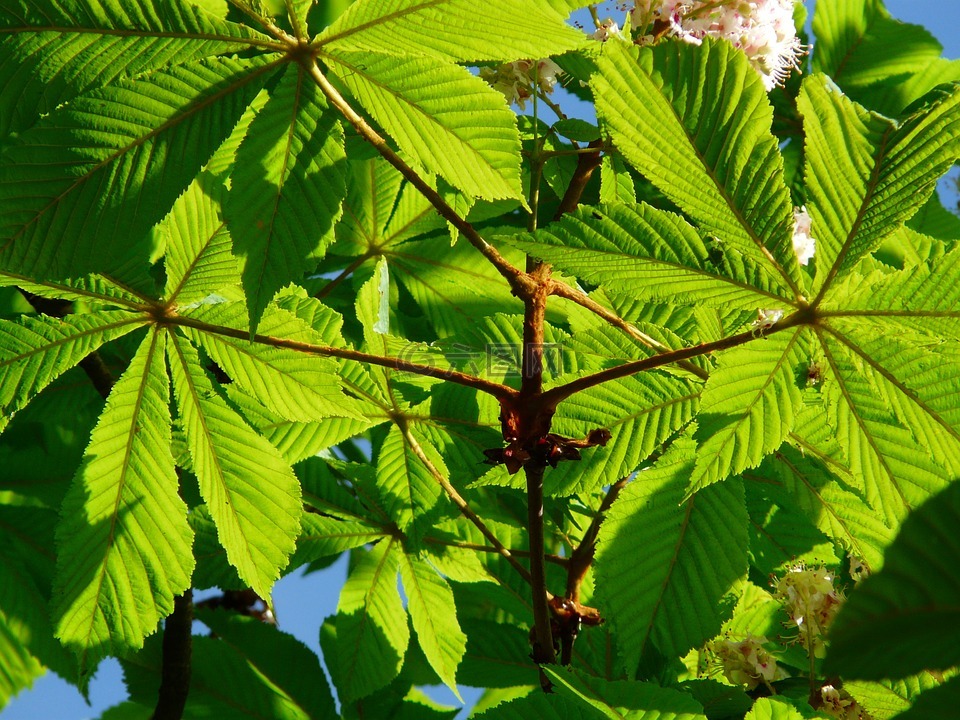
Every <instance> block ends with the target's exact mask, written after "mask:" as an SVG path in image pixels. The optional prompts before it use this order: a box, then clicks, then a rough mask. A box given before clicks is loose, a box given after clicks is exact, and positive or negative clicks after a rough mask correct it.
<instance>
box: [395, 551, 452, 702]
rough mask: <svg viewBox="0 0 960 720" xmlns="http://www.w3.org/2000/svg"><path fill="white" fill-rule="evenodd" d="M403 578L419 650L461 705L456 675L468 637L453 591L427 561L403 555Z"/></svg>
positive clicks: (401, 564) (401, 575) (401, 561)
mask: <svg viewBox="0 0 960 720" xmlns="http://www.w3.org/2000/svg"><path fill="white" fill-rule="evenodd" d="M400 578H401V580H402V581H403V592H404V594H405V595H406V596H407V610H408V611H409V612H410V619H411V620H412V621H413V630H414V632H415V633H416V634H417V642H418V643H419V645H420V649H421V650H423V654H424V655H425V656H426V658H427V661H428V662H429V663H430V667H432V668H433V669H434V671H436V673H437V676H438V677H439V678H440V679H441V680H442V681H443V682H444V684H445V685H446V686H447V687H449V688H450V690H451V691H452V692H453V694H454V695H456V696H457V699H458V700H460V701H461V702H462V701H463V698H461V697H460V692H459V690H457V680H456V672H457V667H458V666H459V664H460V661H461V660H462V659H463V654H464V651H465V649H466V646H467V636H466V635H465V634H464V632H463V630H461V629H460V623H459V622H457V608H456V605H455V604H454V600H453V592H452V591H451V590H450V586H449V585H448V584H447V581H446V580H444V579H443V578H442V577H440V575H438V574H437V571H436V570H434V569H433V568H432V567H431V566H430V565H429V564H428V563H427V562H425V561H423V560H420V559H419V558H417V557H415V556H411V555H409V554H408V553H403V554H402V555H401V556H400Z"/></svg>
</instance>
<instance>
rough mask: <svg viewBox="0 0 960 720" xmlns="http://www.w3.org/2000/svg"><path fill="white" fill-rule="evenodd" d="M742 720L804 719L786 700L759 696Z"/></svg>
mask: <svg viewBox="0 0 960 720" xmlns="http://www.w3.org/2000/svg"><path fill="white" fill-rule="evenodd" d="M743 720H804V716H803V715H801V714H800V711H799V710H797V709H796V708H795V707H794V706H793V705H791V704H790V703H788V702H787V701H786V700H781V699H780V698H760V699H759V700H757V701H756V702H755V703H754V704H753V708H752V709H751V710H750V712H748V713H747V715H746V717H745V718H744V719H743Z"/></svg>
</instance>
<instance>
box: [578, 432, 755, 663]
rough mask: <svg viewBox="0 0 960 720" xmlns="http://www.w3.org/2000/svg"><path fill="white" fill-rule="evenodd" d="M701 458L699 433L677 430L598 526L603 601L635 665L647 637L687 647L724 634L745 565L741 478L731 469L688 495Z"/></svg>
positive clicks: (664, 646)
mask: <svg viewBox="0 0 960 720" xmlns="http://www.w3.org/2000/svg"><path fill="white" fill-rule="evenodd" d="M694 461H695V447H694V443H693V442H692V441H691V440H689V439H688V438H679V439H678V440H676V441H675V442H674V444H673V446H671V448H670V449H669V450H668V451H667V452H666V453H665V454H664V456H663V457H662V458H661V459H660V461H659V462H658V463H657V464H656V465H654V466H653V467H652V468H650V469H648V470H644V471H642V472H641V473H640V474H639V476H638V477H637V479H636V480H634V482H632V483H631V484H629V485H628V486H627V487H626V488H625V489H624V491H623V492H622V493H621V494H620V498H619V499H618V500H617V502H616V503H615V504H614V506H613V507H612V508H611V509H610V512H609V514H608V516H607V519H606V520H605V521H604V523H603V525H601V527H600V536H599V541H598V545H597V565H596V578H597V579H596V583H597V601H598V602H601V603H602V605H601V606H602V607H604V608H606V609H607V611H608V612H609V614H610V617H609V621H610V623H611V624H612V625H613V627H614V630H615V631H616V632H617V633H618V634H619V647H620V653H621V660H622V662H623V666H624V667H626V668H627V669H628V671H630V672H632V671H633V668H635V667H636V666H637V663H638V662H639V660H640V657H641V656H642V655H643V653H644V652H645V650H646V649H647V647H648V644H649V643H652V644H653V645H655V646H656V647H657V648H659V650H660V651H661V652H663V653H664V654H666V655H683V654H684V653H686V652H687V650H689V649H690V648H692V647H694V646H696V645H698V644H700V643H702V642H703V641H704V640H706V639H708V638H710V637H713V636H714V635H716V634H717V632H718V631H719V629H720V625H721V623H722V622H723V620H724V619H725V618H726V616H728V615H729V613H730V611H732V609H733V605H734V601H735V598H732V597H730V595H731V594H733V595H736V594H738V592H739V591H738V587H739V584H740V580H741V578H743V577H744V575H745V574H746V571H747V524H748V523H749V518H748V515H747V509H746V505H745V500H744V494H743V485H742V483H741V482H740V481H739V480H735V479H731V480H728V481H727V482H724V483H719V484H716V485H711V486H710V487H707V488H704V489H703V490H701V491H700V492H698V493H697V494H695V495H694V496H693V497H691V498H690V499H688V500H686V501H683V502H681V500H682V499H683V497H684V492H685V489H686V486H687V479H688V478H689V477H690V473H691V472H692V470H693V466H694ZM640 547H642V548H644V552H643V553H642V554H638V553H637V552H636V548H640Z"/></svg>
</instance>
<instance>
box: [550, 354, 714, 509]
mask: <svg viewBox="0 0 960 720" xmlns="http://www.w3.org/2000/svg"><path fill="white" fill-rule="evenodd" d="M699 395H700V388H699V387H698V386H697V385H696V384H695V383H693V382H691V381H688V380H683V379H680V378H677V377H672V376H670V375H667V374H665V373H659V372H656V371H652V372H645V373H640V374H638V375H634V376H632V377H628V378H623V379H622V380H614V381H611V382H607V383H604V384H602V385H597V386H594V387H592V388H590V389H588V390H584V391H583V392H579V393H577V394H576V395H574V396H573V397H571V398H569V399H567V400H565V401H563V402H562V403H561V404H560V407H559V408H558V409H557V414H556V415H555V416H554V421H553V429H554V431H555V432H558V433H560V434H561V435H566V436H569V437H577V438H580V437H585V436H586V435H587V433H589V432H590V431H591V430H594V429H596V428H605V429H607V430H609V431H610V432H611V434H612V435H613V437H612V439H611V440H610V441H609V442H608V443H607V445H606V446H605V447H597V448H588V449H586V450H583V451H582V455H583V459H582V460H580V461H579V462H569V463H561V464H560V465H559V466H558V467H557V468H555V469H553V470H550V471H548V472H547V474H546V477H545V478H544V487H545V492H547V493H548V494H551V495H571V494H575V493H582V492H591V491H593V490H595V489H597V488H599V487H602V486H604V485H610V484H611V483H614V482H616V481H617V480H619V479H620V478H623V477H627V476H628V475H629V474H630V473H632V472H633V471H634V470H636V469H637V466H638V465H639V464H640V462H641V461H643V460H645V459H646V458H648V457H649V456H650V454H651V453H653V452H654V450H656V449H657V448H658V447H659V446H660V444H661V443H663V442H664V441H665V440H667V439H668V438H669V437H670V436H671V435H672V434H673V433H674V432H675V431H676V430H678V429H679V428H681V427H683V426H684V425H686V424H687V423H688V422H689V421H690V420H692V419H693V416H694V415H695V414H696V411H697V407H698V405H699V402H700V401H699ZM678 500H679V499H678Z"/></svg>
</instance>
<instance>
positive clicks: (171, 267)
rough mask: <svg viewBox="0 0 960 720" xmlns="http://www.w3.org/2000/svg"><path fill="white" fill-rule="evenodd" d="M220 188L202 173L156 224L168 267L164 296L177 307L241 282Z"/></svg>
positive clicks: (216, 181) (218, 184) (217, 183)
mask: <svg viewBox="0 0 960 720" xmlns="http://www.w3.org/2000/svg"><path fill="white" fill-rule="evenodd" d="M223 196H224V188H223V185H222V183H221V182H220V181H219V180H218V179H215V178H214V177H213V176H211V175H209V174H207V173H201V174H200V175H199V176H198V177H197V179H196V180H194V181H193V182H192V183H191V184H190V187H188V188H187V190H186V192H184V193H183V195H181V196H180V197H179V198H178V199H177V202H176V203H174V205H173V208H172V209H171V210H170V212H169V213H168V214H167V217H166V218H164V220H163V221H162V223H161V224H160V225H159V228H158V233H159V235H160V237H161V238H162V240H163V244H164V247H165V248H166V253H165V255H164V258H165V261H166V270H167V284H166V289H165V290H164V298H165V299H166V300H167V301H168V302H172V303H176V304H177V305H179V306H181V307H182V306H186V305H190V304H192V303H195V302H200V301H202V300H204V299H205V298H208V297H210V296H211V295H213V294H215V293H216V292H217V291H219V290H224V289H225V288H231V287H237V286H239V285H240V273H239V272H238V270H237V261H236V259H235V258H234V257H233V254H232V253H231V252H230V246H231V241H230V233H229V232H228V231H227V228H226V225H225V224H224V222H223V219H222V218H221V208H222V205H223Z"/></svg>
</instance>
